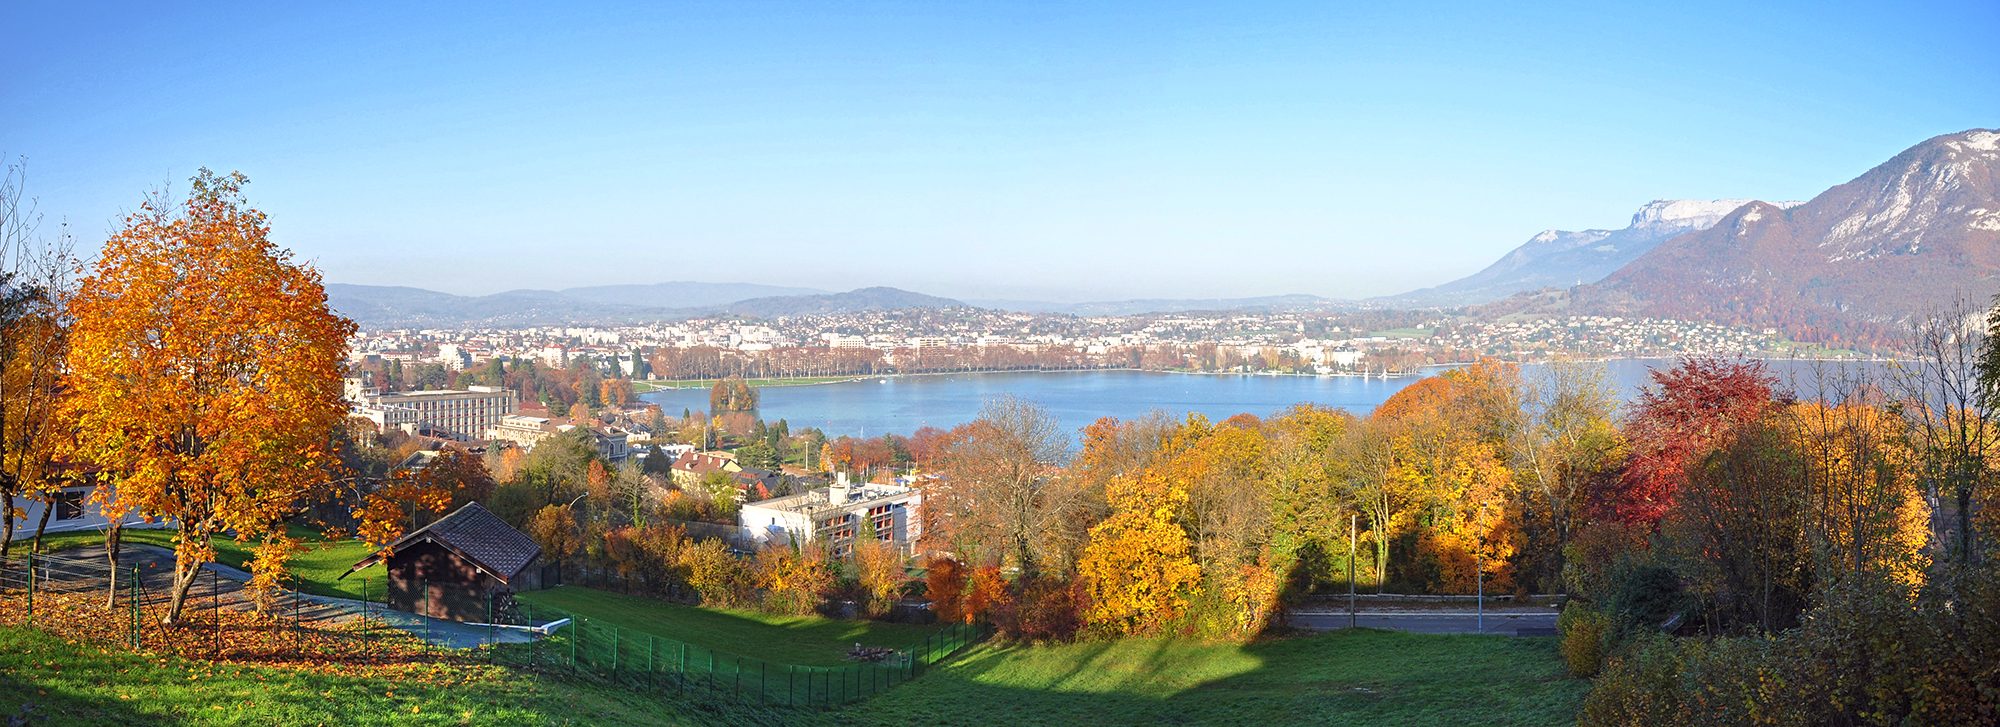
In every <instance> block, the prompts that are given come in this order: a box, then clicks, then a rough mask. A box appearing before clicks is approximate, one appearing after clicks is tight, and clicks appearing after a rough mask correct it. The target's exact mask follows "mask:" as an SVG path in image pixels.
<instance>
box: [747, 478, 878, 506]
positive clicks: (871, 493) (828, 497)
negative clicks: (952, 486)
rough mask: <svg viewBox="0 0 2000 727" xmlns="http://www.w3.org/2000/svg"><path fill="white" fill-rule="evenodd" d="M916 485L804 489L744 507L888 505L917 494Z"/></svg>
mask: <svg viewBox="0 0 2000 727" xmlns="http://www.w3.org/2000/svg"><path fill="white" fill-rule="evenodd" d="M835 490H842V491H844V492H845V493H846V497H845V499H844V500H843V501H840V502H836V501H835V496H834V494H833V493H834V491H835ZM916 492H917V488H914V487H904V486H902V485H876V484H856V485H849V486H847V487H845V488H842V487H839V486H837V485H836V486H833V487H821V488H817V489H812V490H807V491H805V492H804V493H801V494H797V495H786V496H784V497H774V498H771V499H769V500H763V501H760V502H752V503H749V504H748V505H746V507H761V508H766V509H770V510H783V511H786V512H812V511H815V510H823V509H826V508H830V507H836V506H838V507H862V506H869V507H872V506H875V505H879V504H887V503H889V502H892V501H895V500H901V499H904V498H906V497H909V496H910V495H913V494H916Z"/></svg>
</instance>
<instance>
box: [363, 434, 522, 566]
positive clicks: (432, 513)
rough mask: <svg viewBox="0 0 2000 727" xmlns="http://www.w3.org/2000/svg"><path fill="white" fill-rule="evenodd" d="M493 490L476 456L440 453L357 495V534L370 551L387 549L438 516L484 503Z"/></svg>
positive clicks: (483, 467) (490, 477) (460, 453)
mask: <svg viewBox="0 0 2000 727" xmlns="http://www.w3.org/2000/svg"><path fill="white" fill-rule="evenodd" d="M493 485H494V483H493V476H492V475H491V474H490V473H489V472H487V470H486V463H485V462H484V461H483V460H482V458H481V457H479V456H478V455H475V454H472V453H470V452H464V451H458V450H448V451H444V452H439V453H437V454H436V455H435V456H432V457H431V458H430V460H429V461H428V462H426V463H425V464H424V466H422V467H420V468H417V469H416V471H414V472H411V471H408V470H403V471H397V472H394V473H392V474H391V475H390V476H389V477H387V478H385V479H384V480H383V481H381V482H380V483H379V484H377V486H376V487H375V488H374V490H373V491H370V492H367V493H365V494H364V495H362V497H361V502H360V504H359V506H358V507H356V508H355V510H354V513H353V517H354V521H355V529H356V531H357V532H356V534H357V535H359V536H360V537H361V539H362V540H363V541H365V542H367V543H369V544H371V545H374V546H377V547H387V546H388V545H389V544H390V543H393V542H396V540H398V539H400V538H402V537H403V535H404V534H405V533H408V532H411V531H413V530H416V529H417V528H420V527H423V526H424V525H428V524H430V522H431V521H432V520H433V519H435V518H437V517H438V516H439V515H443V514H445V513H447V512H450V511H452V510H455V509H458V508H459V507H462V506H464V505H465V504H466V503H469V502H475V501H479V500H484V499H486V498H487V496H489V495H491V494H492V493H493Z"/></svg>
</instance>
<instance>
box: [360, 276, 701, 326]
mask: <svg viewBox="0 0 2000 727" xmlns="http://www.w3.org/2000/svg"><path fill="white" fill-rule="evenodd" d="M326 298H327V304H328V305H329V306H330V307H332V308H333V309H334V311H336V312H338V313H340V314H341V315H344V316H347V317H348V318H352V319H354V322H355V323H356V324H358V325H360V326H361V327H362V328H363V329H364V330H379V329H383V328H458V327H464V326H542V325H556V324H563V323H582V322H604V323H612V322H629V321H637V320H660V319H662V318H676V317H686V316H685V315H684V314H679V313H678V312H677V311H674V310H671V309H666V308H646V307H640V306H629V305H610V304H604V303H594V302H590V301H584V300H575V299H571V298H567V297H564V296H563V295H562V294H561V293H558V292H555V291H552V290H510V291H507V292H504V293H494V294H492V295H481V296H464V295H452V294H450V293H439V292H437V291H432V290H424V289H422V288H407V287H397V286H383V285H351V284H347V283H328V284H327V285H326Z"/></svg>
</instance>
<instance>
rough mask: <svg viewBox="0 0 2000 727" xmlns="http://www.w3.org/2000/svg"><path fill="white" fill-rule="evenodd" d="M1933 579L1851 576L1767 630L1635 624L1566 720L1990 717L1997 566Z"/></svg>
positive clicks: (1998, 666)
mask: <svg viewBox="0 0 2000 727" xmlns="http://www.w3.org/2000/svg"><path fill="white" fill-rule="evenodd" d="M1936 580H1940V581H1943V582H1944V583H1945V584H1947V586H1944V587H1941V586H1936V585H1933V586H1929V587H1925V588H1923V589H1921V590H1917V589H1912V588H1911V587H1909V586H1907V585H1904V584H1900V583H1897V582H1895V581H1893V580H1890V579H1888V578H1885V577H1882V576H1880V575H1879V574H1866V573H1863V574H1854V575H1851V576H1850V577H1849V578H1848V579H1846V581H1845V582H1843V583H1840V584H1837V585H1835V586H1832V587H1829V588H1827V589H1826V590H1824V591H1823V592H1822V593H1821V595H1820V598H1821V603H1820V606H1819V607H1818V608H1816V609H1814V610H1813V611H1811V612H1810V613H1809V614H1808V615H1807V617H1806V619H1805V621H1804V623H1803V624H1802V625H1801V626H1800V627H1798V628H1795V629H1790V630H1787V631H1784V632H1781V633H1779V634H1777V635H1775V636H1746V637H1715V638H1692V639H1675V638H1670V637H1667V636H1664V635H1660V634H1643V633H1642V634H1639V635H1638V636H1636V637H1635V638H1634V639H1632V641H1631V642H1629V643H1628V644H1627V645H1626V648H1625V649H1624V651H1623V653H1622V654H1621V655H1619V656H1618V657H1615V658H1613V659H1611V660H1610V661H1609V663H1607V664H1606V666H1605V668H1604V672H1603V675H1602V676H1600V677H1599V678H1598V682H1597V686H1596V688H1594V689H1593V690H1591V693H1590V695H1589V696H1588V697H1587V698H1586V699H1585V700H1584V707H1583V713H1582V714H1581V715H1580V716H1579V717H1578V720H1577V724H1578V725H1580V726H1581V727H1598V726H1600V725H1602V726H1605V727H1610V726H1612V725H1619V726H1621V727H1622V726H1626V725H1631V726H1644V725H1801V726H1803V725H1869V724H1881V725H1904V724H1908V725H1934V724H1935V725H2000V572H1995V571H1994V570H1993V569H1991V568H1988V569H1985V570H1983V571H1981V572H1976V573H1968V574H1960V575H1958V576H1956V577H1946V578H1941V579H1936ZM1951 584H1955V585H1951Z"/></svg>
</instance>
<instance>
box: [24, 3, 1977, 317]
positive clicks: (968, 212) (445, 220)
mask: <svg viewBox="0 0 2000 727" xmlns="http://www.w3.org/2000/svg"><path fill="white" fill-rule="evenodd" d="M469 8H470V6H468V7H462V8H442V9H429V8H425V9H414V8H408V7H403V6H394V5H386V4H384V5H379V6H373V7H368V8H362V9H352V8H341V9H325V8H289V7H285V8H279V7H265V6H257V5H250V4H243V5H234V6H210V7H204V8H202V9H200V10H198V11H197V10H189V9H185V8H178V7H164V6H155V5H142V4H134V5H131V6H129V7H125V8H121V9H116V10H109V11H107V10H105V9H102V8H96V7H92V8H80V7H72V6H65V5H56V6H17V7H13V8H10V9H9V11H8V19H9V22H8V23H5V24H0V38H4V40H5V42H4V43H0V63H4V64H5V67H6V68H8V69H9V80H8V82H7V83H6V84H0V153H5V154H7V155H8V157H9V162H10V163H12V161H13V160H14V159H16V158H18V157H26V158H27V160H28V165H29V174H28V185H29V186H28V189H29V193H30V194H31V195H32V196H35V197H37V198H38V200H39V209H40V211H41V212H43V213H44V214H46V215H47V216H48V217H49V220H50V222H54V221H56V220H58V219H66V220H68V221H69V222H70V223H71V226H72V228H73V229H74V230H75V231H76V233H77V235H78V238H79V240H80V241H81V242H82V243H83V244H84V245H85V246H86V247H89V248H93V249H94V247H95V245H96V244H97V243H98V242H101V240H102V239H103V237H104V236H105V234H106V231H107V230H109V229H111V228H112V227H113V226H114V224H115V219H116V217H117V216H118V215H119V214H120V213H121V212H122V211H125V210H130V209H133V208H135V207H137V205H138V204H139V202H140V201H141V199H142V197H143V195H144V193H145V192H146V191H147V190H148V189H152V188H157V187H160V186H162V185H166V184H171V185H173V186H174V187H175V188H177V189H178V188H181V187H182V186H183V185H185V181H186V179H187V178H188V176H190V175H191V174H193V173H194V171H195V169H197V168H198V167H203V166H206V167H209V168H212V169H216V170H218V171H228V170H240V171H242V172H244V173H245V174H247V175H248V176H249V177H250V179H251V180H252V184H251V185H250V186H249V187H248V190H247V191H248V194H249V197H250V200H251V201H252V203H253V204H255V205H257V206H258V207H259V208H261V209H262V210H264V211H265V212H267V213H268V214H270V215H271V219H272V224H273V237H274V239H275V240H277V241H278V242H279V243H280V244H283V245H285V246H287V247H289V248H291V249H292V250H293V251H295V252H296V253H297V254H298V255H299V256H300V257H301V258H303V259H306V260H310V261H312V262H313V264H314V265H315V266H316V267H318V269H319V270H320V271H321V272H322V273H323V274H324V275H325V277H326V279H327V280H329V281H332V282H344V283H356V284H368V285H406V286H412V287H420V288H426V289H431V290H438V291H442V292H448V293H455V294H461V295H482V294H489V293H494V292H499V291H504V290H512V289H523V288H528V289H561V288H569V287H578V286H590V285H605V284H648V283H657V282H663V281H672V280H700V281H708V282H719V283H728V282H748V283H760V284H767V285H784V286H799V287H811V288H820V289H825V290H831V291H845V290H850V289H854V288H860V287H866V286H875V285H885V286H893V287H898V288H903V289H907V290H913V291H918V292H922V293H927V294H931V295H938V296H946V297H953V298H961V299H966V298H971V299H1017V300H1048V301H1054V302H1078V301H1090V300H1116V299H1127V298H1208V297H1251V296H1266V295H1278V294H1290V293H1303V294H1312V295H1320V296H1326V297H1333V298H1363V297H1369V296H1375V295H1388V294H1396V293H1402V292H1405V291H1408V290H1411V289H1414V288H1419V287H1424V286H1430V285H1436V284H1439V283H1442V282H1445V281H1448V280H1452V279H1454V278H1458V277H1460V276H1463V275H1466V274H1469V273H1471V272H1473V271H1476V270H1478V269H1480V268H1482V267H1484V266H1485V265H1487V264H1488V263H1491V262H1492V261H1493V260H1494V259H1495V258H1496V257H1497V256H1498V255H1499V254H1501V253H1504V252H1505V251H1507V250H1508V249H1510V248H1512V247H1514V246H1516V245H1519V244H1521V243H1522V242H1524V241H1525V240H1526V239H1527V238H1528V237H1529V236H1530V235H1533V234H1535V233H1536V232H1539V231H1541V230H1544V229H1550V228H1558V229H1572V230H1581V229H1586V228H1610V229H1615V228H1620V227H1623V226H1624V225H1625V223H1626V220H1627V218H1628V217H1629V216H1630V215H1631V214H1632V212H1633V211H1634V210H1635V209H1637V208H1638V207H1639V206H1640V205H1641V204H1644V203H1645V202H1647V201H1649V200H1652V199H1655V198H1692V199H1715V198H1757V199H1764V200H1771V201H1777V200H1790V199H1806V198H1810V197H1811V196H1813V195H1815V194H1818V193H1819V192H1821V191H1823V190H1824V189H1826V188H1827V187H1829V186H1832V185H1835V184H1839V183H1842V182H1845V181H1847V180H1849V179H1851V178H1853V177H1855V176H1857V175H1859V174H1860V173H1862V172H1863V171H1865V170H1867V169H1868V168H1869V167H1871V166H1873V165H1875V164H1878V163H1880V162H1881V161H1882V160H1883V159H1886V158H1888V157H1889V156H1891V155H1893V154H1895V153H1896V152H1898V151H1900V150H1902V149H1904V148H1907V147H1909V146H1911V145H1913V144H1915V143H1917V142H1919V141H1922V140H1923V139H1925V138H1927V137H1930V136H1934V135H1938V134H1946V133H1951V132H1957V131H1961V130H1964V129H1967V128H1974V127H1992V126H1996V125H2000V77H1996V76H1995V75H1994V74H1993V73H1992V69H1994V68H2000V45H1996V44H1994V43H1992V42H1991V37H1992V31H1993V29H1994V28H1996V27H2000V7H1996V6H1994V5H1993V4H1992V3H1970V2H1967V3H1937V4H1927V5H1925V6H1921V7H1894V8H1890V7H1879V6H1870V5H1863V4H1852V5H1827V4H1811V5H1807V4H1803V3H1792V4H1764V5H1760V6H1755V7H1745V6H1740V5H1735V4H1722V3H1714V4H1704V5H1681V6H1676V7H1675V8H1674V9H1673V10H1672V12H1667V11H1664V10H1657V9H1643V8H1622V9H1621V8H1606V7H1600V6H1599V5H1596V4H1582V3H1579V4H1574V5H1541V6H1535V7H1499V6H1491V5H1485V4H1473V3H1461V4H1451V5H1445V6H1425V7H1422V8H1413V7H1367V8H1342V7H1326V6H1320V5H1305V4H1286V3H1260V4H1248V5H1245V4H1232V5H1230V6H1229V7H1227V8H1204V7H1201V6H1195V5H1163V4H1159V3H1147V4H1137V3H1133V4H1121V5H1105V6H1097V7H1092V8H1080V7H1073V6H1064V5H1046V6H1042V5H1037V6H1016V5H1003V4H964V5H953V6H950V7H939V6H935V5H931V4H915V3H908V4H870V5H866V6H830V5H824V4H811V5H808V4H782V3H773V4H728V5H715V6H694V5H675V6H654V5H642V4H636V3H635V4H613V5H607V6H598V7H595V8H593V9H591V10H588V11H575V10H569V9H565V10H562V11H556V10H545V9H538V8H532V7H527V6H501V7H497V8H489V7H487V6H478V9H477V10H476V11H474V10H470V9H469Z"/></svg>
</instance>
